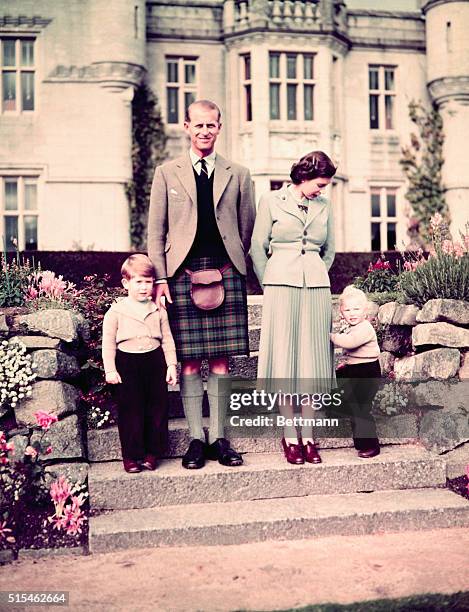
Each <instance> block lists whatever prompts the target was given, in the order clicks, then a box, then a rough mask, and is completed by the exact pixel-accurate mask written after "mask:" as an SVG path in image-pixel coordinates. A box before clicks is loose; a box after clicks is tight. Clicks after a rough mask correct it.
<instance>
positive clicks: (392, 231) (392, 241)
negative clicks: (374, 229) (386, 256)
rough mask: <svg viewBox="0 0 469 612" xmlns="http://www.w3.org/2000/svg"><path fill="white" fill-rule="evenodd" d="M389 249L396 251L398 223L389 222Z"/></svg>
mask: <svg viewBox="0 0 469 612" xmlns="http://www.w3.org/2000/svg"><path fill="white" fill-rule="evenodd" d="M386 233H387V241H388V244H387V249H388V250H389V251H394V249H395V248H396V224H395V223H388V227H387V232H386Z"/></svg>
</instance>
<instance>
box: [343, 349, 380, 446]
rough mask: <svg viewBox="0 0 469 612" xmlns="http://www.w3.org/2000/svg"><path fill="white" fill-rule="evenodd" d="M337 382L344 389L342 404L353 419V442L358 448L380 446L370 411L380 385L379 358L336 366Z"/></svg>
mask: <svg viewBox="0 0 469 612" xmlns="http://www.w3.org/2000/svg"><path fill="white" fill-rule="evenodd" d="M336 376H337V383H338V386H339V388H340V389H341V390H343V396H342V406H344V409H345V410H344V412H346V413H347V414H348V415H349V416H350V418H351V423H352V435H353V443H354V445H355V448H356V449H357V450H369V449H372V448H376V447H379V440H378V435H377V433H376V423H375V419H374V417H373V415H372V414H371V407H372V403H373V398H374V396H375V395H376V391H377V390H378V386H379V379H380V378H381V368H380V366H379V361H378V360H376V361H371V362H370V363H357V364H351V365H346V366H344V367H343V368H339V369H338V370H337V372H336Z"/></svg>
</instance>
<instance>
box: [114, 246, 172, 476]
mask: <svg viewBox="0 0 469 612" xmlns="http://www.w3.org/2000/svg"><path fill="white" fill-rule="evenodd" d="M121 274H122V284H123V286H124V287H125V289H127V294H128V295H127V297H125V298H123V299H121V300H119V301H117V302H115V303H114V304H112V306H111V308H110V309H109V310H108V311H107V312H106V314H105V315H104V321H103V342H102V354H103V362H104V370H105V374H106V382H107V383H109V384H111V385H117V393H116V399H117V408H118V429H119V438H120V442H121V448H122V459H123V463H124V469H125V471H126V472H130V473H135V472H140V471H141V469H142V468H145V469H147V470H154V469H155V468H156V467H157V460H156V458H157V456H158V455H160V456H161V454H162V453H164V451H165V448H166V443H167V437H168V405H167V400H168V397H167V395H168V389H167V386H166V383H169V384H171V385H175V384H176V363H177V359H176V348H175V346H174V340H173V336H172V334H171V329H170V327H169V322H168V315H167V314H166V311H165V310H164V309H162V308H160V307H158V306H157V305H156V304H155V302H153V301H152V294H153V286H154V282H155V278H156V273H155V269H154V267H153V264H152V263H151V261H150V259H149V258H148V257H147V256H146V255H142V254H138V253H137V254H135V255H131V256H130V257H128V258H127V259H126V260H125V261H124V263H123V265H122V268H121Z"/></svg>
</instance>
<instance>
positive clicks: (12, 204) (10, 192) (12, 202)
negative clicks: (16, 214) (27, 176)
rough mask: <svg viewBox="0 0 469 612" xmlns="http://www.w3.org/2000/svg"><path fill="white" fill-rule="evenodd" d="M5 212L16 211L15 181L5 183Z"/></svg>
mask: <svg viewBox="0 0 469 612" xmlns="http://www.w3.org/2000/svg"><path fill="white" fill-rule="evenodd" d="M5 210H18V182H17V181H5Z"/></svg>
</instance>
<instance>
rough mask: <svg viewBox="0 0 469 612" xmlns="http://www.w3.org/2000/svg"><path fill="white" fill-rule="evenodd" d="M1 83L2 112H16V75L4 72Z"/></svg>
mask: <svg viewBox="0 0 469 612" xmlns="http://www.w3.org/2000/svg"><path fill="white" fill-rule="evenodd" d="M2 81H3V110H4V111H11V110H16V73H15V72H4V73H3V75H2Z"/></svg>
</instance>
